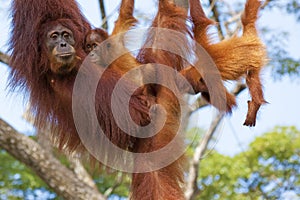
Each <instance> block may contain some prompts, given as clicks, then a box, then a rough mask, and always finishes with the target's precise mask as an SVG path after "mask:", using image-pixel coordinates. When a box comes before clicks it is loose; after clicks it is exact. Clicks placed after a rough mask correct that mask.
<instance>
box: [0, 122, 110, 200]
mask: <svg viewBox="0 0 300 200" xmlns="http://www.w3.org/2000/svg"><path fill="white" fill-rule="evenodd" d="M0 148H2V149H4V150H6V151H7V152H8V153H9V154H11V155H12V156H14V157H15V158H16V159H18V160H19V161H21V162H23V163H25V164H26V165H27V166H28V167H29V168H31V169H32V170H33V171H34V172H35V173H36V174H37V175H39V176H40V177H41V178H42V179H43V180H44V181H45V182H46V183H47V184H48V185H49V187H50V188H52V189H53V190H54V191H55V192H56V193H57V194H58V195H60V196H62V197H63V198H65V199H79V200H80V199H82V200H86V199H95V200H96V199H97V200H98V199H99V200H104V199H106V198H105V197H104V196H103V195H102V194H100V193H99V192H98V191H97V190H95V189H94V188H92V187H90V186H88V185H87V184H85V183H83V182H82V181H81V180H80V179H78V178H77V177H76V176H75V174H74V173H73V172H72V171H71V170H69V169H68V168H67V167H65V166H64V165H62V164H61V163H60V162H59V161H58V160H57V159H56V158H55V157H54V156H53V155H52V154H51V153H49V152H47V151H45V150H44V149H43V148H42V147H41V146H40V145H39V144H38V143H36V142H35V141H33V140H32V139H30V138H29V137H27V136H25V135H22V134H19V133H17V131H16V130H14V129H13V128H12V127H11V126H9V125H8V124H7V123H6V122H4V121H3V120H1V119H0Z"/></svg>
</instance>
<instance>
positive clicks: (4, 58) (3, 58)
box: [0, 52, 10, 65]
mask: <svg viewBox="0 0 300 200" xmlns="http://www.w3.org/2000/svg"><path fill="white" fill-rule="evenodd" d="M9 59H10V56H9V55H7V54H5V53H3V52H0V62H2V63H4V64H7V65H8V63H9Z"/></svg>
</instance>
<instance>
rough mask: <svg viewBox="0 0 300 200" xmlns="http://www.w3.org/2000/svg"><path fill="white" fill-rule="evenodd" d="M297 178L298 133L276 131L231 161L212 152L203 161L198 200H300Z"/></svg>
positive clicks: (289, 129)
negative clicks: (285, 199) (293, 196)
mask: <svg viewBox="0 0 300 200" xmlns="http://www.w3.org/2000/svg"><path fill="white" fill-rule="evenodd" d="M299 174H300V131H299V130H297V129H296V128H295V127H278V128H275V129H274V130H273V131H272V132H269V133H266V134H264V135H263V136H261V137H258V138H257V139H255V141H253V142H252V143H251V144H250V147H249V149H248V150H247V151H245V152H242V153H240V154H238V155H236V156H234V157H228V156H224V155H221V154H219V153H217V152H214V153H213V154H211V155H209V156H208V157H207V158H206V159H204V160H203V161H202V162H201V166H200V175H199V182H198V187H199V188H200V190H201V193H200V195H199V199H222V200H226V199H228V200H235V199H237V200H238V199H245V200H246V199H249V200H250V199H251V200H252V199H284V198H283V196H285V195H287V194H289V195H291V194H293V195H298V197H300V179H299V176H298V175H299ZM287 199H291V198H290V197H289V198H287Z"/></svg>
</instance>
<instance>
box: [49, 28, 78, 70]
mask: <svg viewBox="0 0 300 200" xmlns="http://www.w3.org/2000/svg"><path fill="white" fill-rule="evenodd" d="M46 45H47V48H48V55H49V59H50V62H51V71H52V72H54V73H56V74H66V73H69V72H70V71H72V69H73V68H74V66H75V65H74V61H75V60H76V59H75V58H76V54H75V49H74V45H75V40H74V37H73V33H72V31H71V30H69V29H68V28H66V27H64V26H62V25H60V24H58V25H56V26H54V27H53V28H52V29H51V30H50V31H49V32H48V34H47V40H46Z"/></svg>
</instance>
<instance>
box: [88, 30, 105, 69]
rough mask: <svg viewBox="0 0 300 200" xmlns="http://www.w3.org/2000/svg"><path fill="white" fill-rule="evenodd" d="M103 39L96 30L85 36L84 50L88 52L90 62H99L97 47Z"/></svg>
mask: <svg viewBox="0 0 300 200" xmlns="http://www.w3.org/2000/svg"><path fill="white" fill-rule="evenodd" d="M103 41H104V39H103V38H102V37H101V36H100V35H99V34H98V33H96V32H92V33H91V34H89V35H88V36H87V37H86V44H85V52H87V53H89V58H90V59H91V62H93V63H96V64H100V56H99V53H98V49H97V47H98V45H99V44H100V43H101V42H103Z"/></svg>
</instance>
